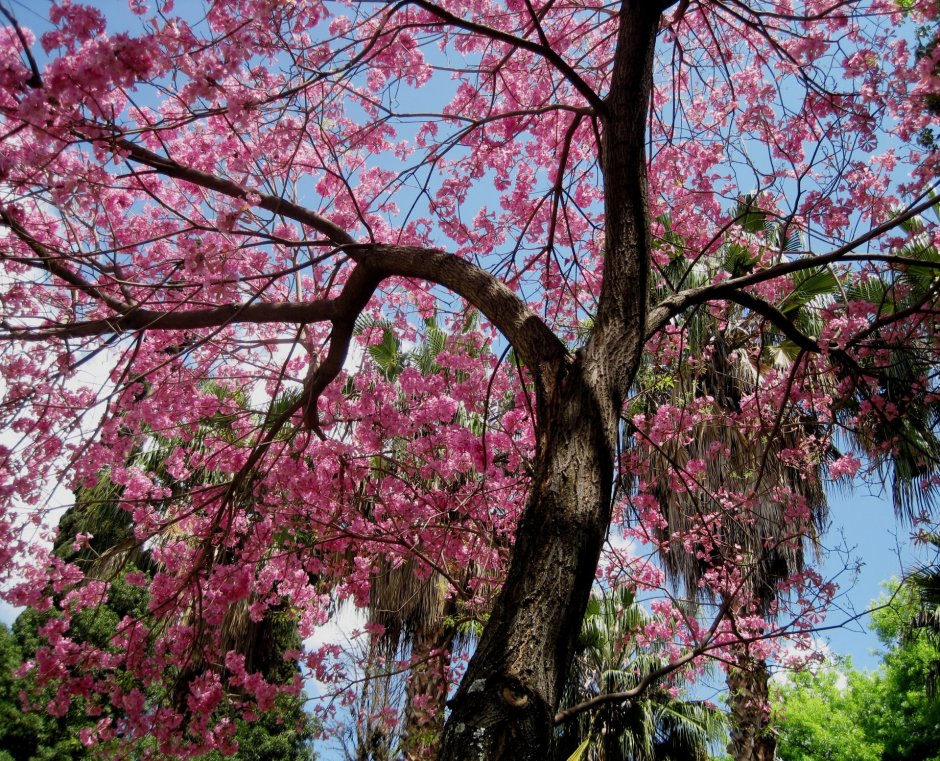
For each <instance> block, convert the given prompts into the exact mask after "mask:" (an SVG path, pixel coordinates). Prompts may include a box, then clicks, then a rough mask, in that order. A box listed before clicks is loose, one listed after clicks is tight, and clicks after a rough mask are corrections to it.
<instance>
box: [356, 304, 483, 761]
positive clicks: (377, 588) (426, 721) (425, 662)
mask: <svg viewBox="0 0 940 761" xmlns="http://www.w3.org/2000/svg"><path fill="white" fill-rule="evenodd" d="M476 324H477V316H476V314H475V313H474V312H470V313H468V315H467V317H466V319H465V320H464V324H463V325H462V328H461V331H460V333H459V334H458V335H457V336H451V335H450V334H448V333H447V332H446V331H445V330H444V329H442V328H441V327H440V326H439V325H438V324H437V321H436V319H434V318H431V319H427V320H426V321H425V326H424V328H425V329H424V338H423V341H422V343H420V344H419V345H417V346H416V347H414V348H412V349H410V350H407V351H406V350H404V349H403V347H402V345H401V342H400V340H399V339H398V337H397V336H396V334H395V332H394V331H392V330H391V328H390V326H388V325H385V324H383V323H381V322H380V321H374V320H370V321H367V320H361V321H360V324H359V326H358V327H357V330H358V331H359V332H362V331H364V330H366V329H370V328H371V329H381V330H382V340H381V341H380V342H379V343H376V344H373V345H370V346H369V347H368V354H369V356H370V358H371V360H372V361H373V362H374V364H375V365H376V367H377V368H378V370H379V372H380V373H381V375H382V376H384V378H385V380H388V381H394V380H395V379H396V378H397V377H398V376H399V375H400V374H401V373H402V372H403V371H404V370H405V369H406V368H408V367H413V368H415V369H417V370H418V371H419V372H420V373H421V374H422V375H425V376H432V375H437V374H439V373H442V372H444V371H443V369H442V368H441V367H440V366H439V365H438V364H437V361H436V360H437V358H438V357H439V355H440V354H441V352H443V351H444V350H445V348H446V347H447V345H448V342H449V341H453V340H461V336H463V335H465V334H467V333H469V332H470V331H471V330H473V329H474V328H475V327H476ZM457 417H458V420H457V422H459V423H461V424H462V425H465V426H466V427H468V428H470V429H471V430H473V432H474V433H475V434H478V435H482V433H483V418H482V417H481V416H480V415H479V414H477V413H475V412H470V411H467V410H465V409H460V410H459V411H458V413H457ZM420 435H421V434H419V437H420ZM413 443H414V442H413V441H412V440H408V439H402V438H393V439H391V440H390V441H388V442H387V447H386V451H385V453H383V454H381V455H376V456H374V457H373V460H372V478H374V479H375V480H377V481H378V480H379V479H381V478H383V477H387V476H394V477H396V478H398V479H400V480H402V481H403V482H404V483H416V484H417V489H416V490H420V491H422V492H430V491H434V490H435V489H440V488H446V489H451V490H454V491H455V492H456V491H457V490H459V489H461V488H462V487H465V486H466V484H467V479H469V478H471V476H469V475H464V476H461V477H459V478H457V479H456V482H454V483H449V484H445V483H444V482H442V481H441V479H439V478H438V477H436V476H435V477H433V478H432V480H431V481H428V480H427V479H423V478H421V477H420V476H419V475H417V474H416V473H417V471H418V470H419V468H420V465H421V463H420V462H417V461H414V456H413V455H411V454H410V452H411V451H412V450H411V446H412V445H413ZM370 492H371V490H370V489H369V488H368V484H363V485H361V487H360V492H359V498H360V500H361V503H362V506H361V510H362V511H363V513H364V514H366V515H370V514H371V511H372V509H373V505H371V503H370V500H371V497H370V496H368V495H369V494H370ZM445 520H449V518H445ZM416 549H420V548H416ZM377 566H378V570H377V572H376V573H375V574H374V576H373V580H372V585H371V587H370V601H369V608H368V612H367V616H368V621H369V624H370V625H371V628H372V629H373V631H377V632H379V633H377V634H375V635H373V637H372V640H371V646H370V652H369V655H368V657H367V662H368V663H369V664H386V663H389V662H392V661H393V660H394V659H395V657H396V656H400V657H403V658H405V659H408V660H410V662H411V666H410V669H409V675H408V679H407V684H406V689H405V696H404V711H403V721H402V725H401V729H400V741H399V742H398V748H397V752H398V757H401V758H405V759H408V760H409V761H418V760H419V759H432V758H435V757H436V756H437V749H438V746H439V742H440V736H441V732H442V730H443V725H444V712H445V710H444V709H445V701H446V698H447V692H448V686H449V682H448V669H449V665H450V658H449V656H450V653H451V651H452V650H453V649H454V648H455V647H461V646H462V645H464V644H466V643H467V641H468V638H469V637H470V636H471V634H472V631H473V628H472V624H471V625H461V624H460V623H459V621H458V619H459V617H460V615H461V605H460V603H459V601H458V599H457V598H456V597H455V595H454V594H453V592H452V590H451V589H450V586H451V584H452V583H454V582H456V583H457V584H461V583H463V582H464V581H465V580H466V579H469V578H470V577H471V576H472V575H473V574H474V572H475V569H474V568H473V567H472V566H471V567H466V568H462V569H453V572H452V574H451V575H450V578H449V579H447V578H445V577H444V576H443V575H441V573H439V572H437V571H434V570H430V569H427V568H422V567H421V563H420V562H419V561H418V560H417V558H416V557H415V556H413V555H412V556H407V555H406V557H405V558H404V559H403V560H399V561H395V560H393V559H391V558H387V557H384V558H381V559H380V560H379V561H378V563H377ZM373 672H374V678H375V679H377V680H385V681H386V682H387V681H388V680H389V679H390V678H391V677H390V676H389V675H388V673H387V670H386V669H384V667H382V666H373ZM369 689H372V688H369ZM377 689H379V691H380V693H381V694H382V695H386V696H388V695H390V694H391V691H390V690H389V689H388V686H387V685H385V686H382V687H381V688H378V687H377ZM371 702H372V703H373V704H374V705H372V706H371V710H372V711H374V712H375V711H376V710H377V709H381V708H382V706H380V705H378V702H377V701H375V700H372V701H371ZM378 712H380V711H378ZM367 723H368V722H367ZM360 734H362V735H363V736H364V737H365V738H366V740H367V742H368V743H371V745H372V746H376V747H373V748H372V749H371V750H369V751H368V753H369V754H371V755H370V756H369V757H370V758H372V757H374V758H380V757H381V756H382V754H389V753H391V747H392V745H394V744H395V738H394V737H393V736H392V735H390V734H388V733H385V734H384V735H383V736H382V742H381V743H379V742H378V741H377V740H376V735H375V732H373V731H372V729H367V730H365V731H363V732H361V733H360ZM383 743H384V744H383ZM378 745H382V749H381V750H380V749H378ZM360 755H361V753H360Z"/></svg>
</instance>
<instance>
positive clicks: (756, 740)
mask: <svg viewBox="0 0 940 761" xmlns="http://www.w3.org/2000/svg"><path fill="white" fill-rule="evenodd" d="M769 687H770V673H769V672H768V671H767V663H766V662H765V661H763V660H758V659H755V658H752V657H751V656H749V655H747V654H746V653H742V654H741V655H740V656H739V658H738V662H737V664H736V665H735V666H733V667H732V668H730V669H728V709H729V713H730V719H731V742H730V743H729V744H728V753H730V754H731V756H732V758H734V761H773V759H774V754H775V753H776V750H777V737H776V735H775V734H774V732H773V728H772V727H771V726H770V716H769V714H768V711H769V706H770V689H769Z"/></svg>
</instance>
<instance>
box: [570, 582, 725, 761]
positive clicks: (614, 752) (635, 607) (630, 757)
mask: <svg viewBox="0 0 940 761" xmlns="http://www.w3.org/2000/svg"><path fill="white" fill-rule="evenodd" d="M649 620H650V619H649V617H648V616H647V614H646V613H645V612H644V611H643V609H642V608H641V606H640V605H639V604H638V603H637V602H636V600H635V598H634V594H633V592H632V590H629V589H627V588H619V589H617V590H615V591H613V592H611V593H609V594H604V595H600V594H598V595H594V596H593V597H592V598H591V600H590V602H589V603H588V609H587V615H586V616H585V619H584V624H583V626H582V629H581V635H580V639H579V643H578V649H577V652H576V655H575V659H574V662H573V665H572V668H571V672H570V674H569V676H568V681H567V683H566V685H565V688H564V690H563V692H562V702H561V706H560V708H561V709H564V708H568V707H571V706H574V705H577V704H579V703H581V702H583V701H585V700H588V699H591V698H596V697H598V696H603V695H605V694H612V693H619V692H623V691H625V690H629V689H631V688H633V687H635V686H636V685H637V684H638V683H639V681H640V680H641V679H642V678H643V677H644V676H645V675H646V674H648V673H650V672H651V671H653V670H655V669H656V668H657V667H659V666H660V665H662V658H661V657H660V656H659V655H657V654H656V653H655V652H654V650H653V649H652V648H651V647H640V646H639V644H638V641H637V635H638V634H640V633H641V632H642V631H643V628H644V627H645V626H646V624H647V623H648V622H649ZM674 686H675V685H674ZM725 729H726V728H725V722H724V717H723V715H722V713H721V712H720V711H719V710H718V709H717V708H715V707H714V706H710V705H708V704H707V703H703V702H700V701H690V700H684V699H681V698H677V697H674V695H673V690H670V689H669V688H668V687H666V686H664V685H662V684H657V685H654V686H653V687H651V688H650V689H648V690H646V691H645V692H644V693H643V695H642V697H640V698H638V699H636V700H633V701H629V702H623V701H621V702H615V703H609V704H607V705H604V706H603V707H601V708H600V709H598V710H596V711H595V712H593V713H591V714H587V713H585V714H581V715H580V716H579V717H577V719H576V720H573V721H571V722H569V723H566V724H563V725H562V727H561V729H560V730H559V732H558V733H557V735H556V741H555V753H554V756H553V757H554V758H555V759H556V760H557V761H561V760H562V759H568V760H569V761H671V760H674V761H678V760H679V759H683V760H686V759H687V760H688V761H706V760H707V759H708V758H709V752H708V751H709V748H710V746H712V745H714V744H715V742H716V741H717V740H718V739H719V738H720V737H721V736H722V735H723V734H724V732H725Z"/></svg>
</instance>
